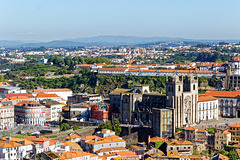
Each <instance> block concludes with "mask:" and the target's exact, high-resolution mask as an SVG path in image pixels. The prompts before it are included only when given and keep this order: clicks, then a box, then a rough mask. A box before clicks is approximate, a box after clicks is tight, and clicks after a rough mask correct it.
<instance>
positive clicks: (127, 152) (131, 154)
mask: <svg viewBox="0 0 240 160" xmlns="http://www.w3.org/2000/svg"><path fill="white" fill-rule="evenodd" d="M117 154H118V155H119V156H121V157H126V156H138V155H136V154H135V153H134V152H132V151H121V152H117Z"/></svg>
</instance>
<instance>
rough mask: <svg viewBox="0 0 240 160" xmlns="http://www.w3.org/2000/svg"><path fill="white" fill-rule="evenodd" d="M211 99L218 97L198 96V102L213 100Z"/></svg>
mask: <svg viewBox="0 0 240 160" xmlns="http://www.w3.org/2000/svg"><path fill="white" fill-rule="evenodd" d="M213 100H218V99H217V98H215V97H213V96H198V102H205V101H213Z"/></svg>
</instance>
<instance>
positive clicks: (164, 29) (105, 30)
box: [0, 0, 240, 41]
mask: <svg viewBox="0 0 240 160" xmlns="http://www.w3.org/2000/svg"><path fill="white" fill-rule="evenodd" d="M239 6H240V1H239V0H0V40H22V41H52V40H63V39H74V38H78V37H92V36H99V35H121V36H141V37H181V38H191V39H221V40H222V39H240V9H239Z"/></svg>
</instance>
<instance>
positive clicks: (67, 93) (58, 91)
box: [31, 88, 73, 100]
mask: <svg viewBox="0 0 240 160" xmlns="http://www.w3.org/2000/svg"><path fill="white" fill-rule="evenodd" d="M39 92H43V93H46V94H57V95H58V96H59V97H61V98H63V99H65V100H67V99H68V97H70V96H72V94H73V92H72V90H70V89H68V88H61V89H34V90H32V91H31V93H32V95H33V96H36V95H37V94H38V93H39Z"/></svg>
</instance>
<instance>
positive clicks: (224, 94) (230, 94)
mask: <svg viewBox="0 0 240 160" xmlns="http://www.w3.org/2000/svg"><path fill="white" fill-rule="evenodd" d="M239 94H240V90H237V91H206V93H205V95H211V96H214V97H233V98H234V97H237V96H238V95H239Z"/></svg>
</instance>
